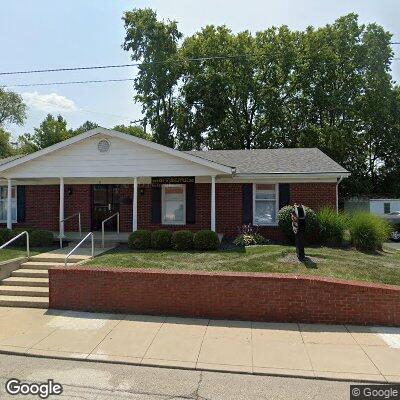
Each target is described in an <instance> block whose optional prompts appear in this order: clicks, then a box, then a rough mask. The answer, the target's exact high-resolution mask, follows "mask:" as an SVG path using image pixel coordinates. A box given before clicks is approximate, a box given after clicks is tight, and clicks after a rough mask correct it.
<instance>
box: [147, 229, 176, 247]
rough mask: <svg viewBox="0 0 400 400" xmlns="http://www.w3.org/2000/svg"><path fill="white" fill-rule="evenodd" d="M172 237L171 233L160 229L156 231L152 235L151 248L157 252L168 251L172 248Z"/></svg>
mask: <svg viewBox="0 0 400 400" xmlns="http://www.w3.org/2000/svg"><path fill="white" fill-rule="evenodd" d="M171 237H172V233H171V232H170V231H167V230H164V229H160V230H158V231H154V232H153V233H152V234H151V246H152V247H153V249H156V250H167V249H170V248H171Z"/></svg>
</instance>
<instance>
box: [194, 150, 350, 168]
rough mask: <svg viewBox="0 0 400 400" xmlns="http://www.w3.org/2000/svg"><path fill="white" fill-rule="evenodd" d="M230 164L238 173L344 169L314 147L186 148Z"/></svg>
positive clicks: (197, 154) (208, 158) (199, 154)
mask: <svg viewBox="0 0 400 400" xmlns="http://www.w3.org/2000/svg"><path fill="white" fill-rule="evenodd" d="M188 153H189V154H192V155H195V156H198V157H201V158H205V159H206V160H209V161H214V162H217V163H220V164H224V165H227V166H230V167H236V172H237V173H238V174H269V173H282V174H295V173H300V174H317V173H336V172H337V173H339V174H340V173H347V172H348V171H346V170H345V169H344V168H343V167H341V166H340V165H339V164H338V163H336V162H335V161H333V160H332V159H331V158H330V157H328V156H327V155H326V154H325V153H323V152H322V151H321V150H319V149H317V148H310V149H298V148H297V149H253V150H205V151H188Z"/></svg>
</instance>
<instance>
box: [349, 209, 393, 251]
mask: <svg viewBox="0 0 400 400" xmlns="http://www.w3.org/2000/svg"><path fill="white" fill-rule="evenodd" d="M391 230H392V229H391V226H390V224H389V223H388V222H387V221H385V220H384V219H383V218H379V217H378V216H376V215H373V214H370V213H367V212H360V213H356V214H354V215H353V216H352V217H351V220H350V239H351V243H352V245H353V246H354V247H355V248H357V249H358V250H364V251H375V250H381V249H382V245H383V243H384V242H385V241H386V240H387V239H388V238H389V236H390V233H391Z"/></svg>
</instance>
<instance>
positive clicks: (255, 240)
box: [234, 224, 266, 247]
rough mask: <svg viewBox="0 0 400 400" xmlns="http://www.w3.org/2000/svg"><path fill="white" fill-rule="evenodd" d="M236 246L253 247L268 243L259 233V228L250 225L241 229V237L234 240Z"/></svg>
mask: <svg viewBox="0 0 400 400" xmlns="http://www.w3.org/2000/svg"><path fill="white" fill-rule="evenodd" d="M234 243H235V245H236V246H241V247H243V246H251V245H256V244H264V243H266V240H265V238H264V237H263V236H262V235H260V234H259V233H258V229H257V227H255V226H253V225H251V224H248V225H243V226H242V227H241V228H239V235H238V236H236V239H235V240H234Z"/></svg>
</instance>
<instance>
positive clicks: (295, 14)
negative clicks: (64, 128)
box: [0, 0, 400, 136]
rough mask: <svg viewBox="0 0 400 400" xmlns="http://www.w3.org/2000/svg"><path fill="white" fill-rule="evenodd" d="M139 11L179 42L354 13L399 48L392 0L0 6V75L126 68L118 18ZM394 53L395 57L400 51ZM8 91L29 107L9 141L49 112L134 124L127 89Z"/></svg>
mask: <svg viewBox="0 0 400 400" xmlns="http://www.w3.org/2000/svg"><path fill="white" fill-rule="evenodd" d="M141 7H150V8H153V9H154V10H156V11H157V13H158V15H159V17H160V18H168V19H175V20H177V21H178V23H179V28H180V30H181V31H182V32H183V33H184V34H185V35H190V34H192V33H194V32H196V31H197V30H199V29H200V28H201V27H202V26H204V25H206V24H215V25H220V24H226V25H228V26H229V27H231V28H232V29H233V31H235V32H238V31H241V30H245V29H248V30H250V31H253V32H254V31H258V30H263V29H265V28H267V27H269V26H272V25H275V26H279V25H282V24H286V25H288V26H289V27H290V28H292V29H304V28H305V27H306V26H308V25H314V26H321V25H325V24H326V23H330V22H333V21H334V20H335V19H336V18H337V17H339V16H341V15H344V14H347V13H349V12H356V13H358V14H359V16H360V22H362V23H369V22H377V23H379V24H381V25H383V26H384V27H385V28H386V29H387V30H389V31H391V32H392V33H393V35H394V40H396V41H400V24H399V15H400V2H399V1H397V0H352V1H348V0H347V1H343V0H335V1H329V2H328V1H321V0H319V1H317V0H294V1H289V0H279V1H278V0H274V1H272V0H245V1H244V0H241V1H239V0H229V1H228V0H226V1H223V0H202V1H199V0H197V1H191V0H186V1H185V0H168V1H165V0H164V1H161V0H158V1H145V0H142V1H127V0H57V1H55V0H18V1H14V0H0V38H1V39H0V42H1V50H2V56H1V59H0V71H1V72H3V71H15V70H26V69H42V68H60V67H65V66H86V65H101V64H120V63H128V62H130V57H129V54H128V53H126V52H125V51H124V50H122V48H121V44H122V42H123V38H124V28H123V25H122V21H121V17H122V15H123V12H124V11H126V10H131V9H133V8H141ZM394 49H395V52H396V56H397V57H400V46H394ZM135 72H136V70H135V69H134V68H125V69H112V70H100V71H93V70H92V71H79V72H62V73H44V74H35V75H24V76H9V77H4V76H0V85H12V84H18V83H36V82H54V81H69V80H85V79H119V78H133V77H134V75H135ZM393 77H394V79H395V80H397V81H400V61H394V65H393ZM13 90H15V91H17V92H19V93H21V94H23V96H24V98H25V100H26V102H27V103H28V104H29V111H28V119H27V121H26V123H25V125H24V126H23V127H16V126H9V127H7V128H8V130H9V131H11V132H12V133H13V136H16V135H18V134H20V133H24V132H32V131H33V128H34V127H36V126H38V125H39V124H40V122H41V121H42V120H43V119H44V117H45V116H46V114H47V113H48V112H52V113H53V114H57V113H60V114H62V115H63V116H64V117H65V118H66V119H67V121H68V124H69V126H70V127H77V126H79V125H80V124H81V123H83V122H84V121H86V120H88V119H89V120H92V121H96V122H97V123H99V124H100V125H102V126H105V127H112V126H114V125H116V124H121V123H125V124H127V123H129V121H131V120H135V119H138V118H140V117H141V112H140V111H141V107H140V105H139V104H135V103H134V101H133V96H134V91H133V88H132V82H121V83H103V84H88V85H68V86H67V85H64V86H47V87H25V88H15V89H13ZM49 104H50V105H49Z"/></svg>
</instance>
